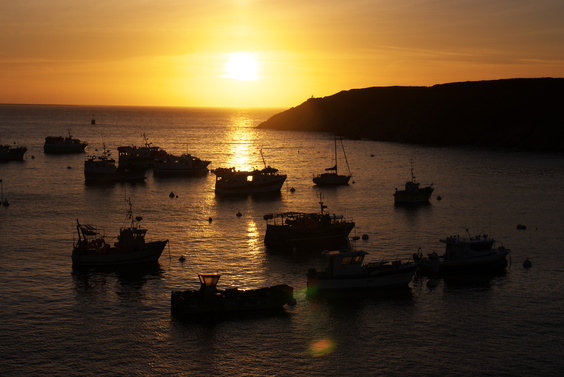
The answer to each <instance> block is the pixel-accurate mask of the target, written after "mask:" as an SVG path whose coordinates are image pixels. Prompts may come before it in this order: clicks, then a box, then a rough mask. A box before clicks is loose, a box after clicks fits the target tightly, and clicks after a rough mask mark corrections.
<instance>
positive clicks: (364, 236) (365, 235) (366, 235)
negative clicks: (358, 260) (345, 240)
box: [362, 233, 368, 241]
mask: <svg viewBox="0 0 564 377" xmlns="http://www.w3.org/2000/svg"><path fill="white" fill-rule="evenodd" d="M362 239H363V240H365V241H366V240H367V239H368V234H366V233H365V234H363V235H362Z"/></svg>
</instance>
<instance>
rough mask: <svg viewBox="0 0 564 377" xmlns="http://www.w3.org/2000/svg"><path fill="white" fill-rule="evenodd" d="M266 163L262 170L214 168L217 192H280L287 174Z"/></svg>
mask: <svg viewBox="0 0 564 377" xmlns="http://www.w3.org/2000/svg"><path fill="white" fill-rule="evenodd" d="M261 156H262V151H261ZM263 162H264V157H263ZM264 165H265V167H264V169H260V170H259V169H253V170H249V171H241V170H236V169H235V168H217V169H215V170H213V173H214V174H215V175H216V178H215V193H216V194H218V195H242V194H269V193H276V192H280V189H281V188H282V185H284V182H285V181H286V178H287V176H286V174H279V173H278V169H275V168H271V167H270V166H266V162H265V163H264Z"/></svg>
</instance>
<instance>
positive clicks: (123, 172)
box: [0, 132, 434, 204]
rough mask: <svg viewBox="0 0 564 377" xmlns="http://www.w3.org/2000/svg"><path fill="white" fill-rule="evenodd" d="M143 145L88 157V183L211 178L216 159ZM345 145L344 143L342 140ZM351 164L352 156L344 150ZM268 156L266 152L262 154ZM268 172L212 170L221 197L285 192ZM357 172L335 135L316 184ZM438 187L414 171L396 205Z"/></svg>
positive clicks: (50, 140)
mask: <svg viewBox="0 0 564 377" xmlns="http://www.w3.org/2000/svg"><path fill="white" fill-rule="evenodd" d="M142 136H143V137H144V139H145V143H144V145H143V146H141V147H138V146H119V147H118V148H117V151H118V159H117V161H116V159H114V158H113V157H112V154H111V152H110V150H108V149H107V148H106V146H105V145H104V146H103V149H102V151H101V152H100V153H97V154H91V155H88V156H87V158H86V160H85V161H84V179H85V181H86V182H88V183H97V182H134V181H143V180H145V179H146V173H147V170H148V169H149V168H151V169H153V173H154V174H155V175H156V176H159V177H169V176H174V177H177V176H191V175H198V174H207V173H208V172H209V169H208V165H209V164H210V163H211V161H207V160H202V159H200V158H199V157H196V156H193V155H191V154H188V153H186V154H182V155H179V156H178V155H173V154H171V153H168V152H167V151H165V150H164V149H162V148H160V147H157V146H154V145H152V144H151V143H149V142H148V139H147V137H146V135H142ZM87 146H88V143H87V142H85V141H82V140H80V139H77V138H74V137H73V136H72V135H71V134H70V132H69V135H68V136H66V137H63V136H47V137H46V138H45V143H44V146H43V150H44V152H45V153H47V154H69V153H83V152H84V151H85V148H86V147H87ZM341 146H343V144H342V140H341ZM342 150H343V155H344V158H345V161H346V162H347V167H348V160H347V159H346V153H345V149H344V147H343V148H342ZM26 152H27V148H26V147H23V146H11V145H0V162H1V161H12V160H23V156H24V154H25V153H26ZM261 156H262V151H261ZM263 162H264V168H262V169H252V170H237V169H236V168H235V167H219V168H216V169H214V170H212V172H213V173H214V174H215V176H216V180H215V193H216V194H218V195H249V194H269V193H277V192H280V190H281V188H282V186H283V185H284V183H285V181H286V178H287V175H286V174H282V173H280V172H279V170H278V169H276V168H273V167H271V166H267V164H266V162H265V160H264V157H263ZM351 178H352V173H351V172H350V169H349V172H348V174H340V173H339V170H338V154H337V138H336V137H335V160H334V165H333V166H332V167H330V168H327V169H325V171H324V172H323V173H321V174H318V175H315V176H314V177H313V178H312V180H313V183H314V184H315V185H317V186H341V185H348V184H349V181H350V180H351ZM432 186H433V185H432V184H431V185H428V186H425V187H422V186H421V185H420V183H419V182H417V181H416V180H415V176H414V174H413V167H412V168H411V179H410V180H408V181H407V182H406V183H405V188H404V189H403V190H398V189H396V191H395V193H394V202H395V203H396V204H423V203H428V202H429V199H430V198H431V195H432V193H433V191H434V188H433V187H432Z"/></svg>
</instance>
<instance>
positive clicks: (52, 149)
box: [43, 143, 88, 154]
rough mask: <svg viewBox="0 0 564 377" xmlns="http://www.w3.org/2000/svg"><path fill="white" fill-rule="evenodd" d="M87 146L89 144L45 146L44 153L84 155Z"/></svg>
mask: <svg viewBox="0 0 564 377" xmlns="http://www.w3.org/2000/svg"><path fill="white" fill-rule="evenodd" d="M87 145H88V144H87V143H60V144H45V145H44V146H43V152H44V153H47V154H72V153H82V152H84V149H86V146H87Z"/></svg>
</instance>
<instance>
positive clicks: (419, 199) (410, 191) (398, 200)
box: [394, 164, 435, 204]
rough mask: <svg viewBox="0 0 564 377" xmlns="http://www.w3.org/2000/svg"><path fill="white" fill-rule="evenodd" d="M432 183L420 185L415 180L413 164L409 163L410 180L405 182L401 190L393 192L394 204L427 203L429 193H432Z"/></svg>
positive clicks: (429, 196)
mask: <svg viewBox="0 0 564 377" xmlns="http://www.w3.org/2000/svg"><path fill="white" fill-rule="evenodd" d="M434 190H435V189H434V188H433V184H430V185H429V186H425V187H421V185H420V183H419V182H417V181H416V180H415V174H413V164H412V165H411V180H409V181H407V182H406V183H405V188H404V189H403V190H398V189H397V188H396V192H395V193H394V202H395V204H424V203H429V199H430V198H431V194H433V191H434Z"/></svg>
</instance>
